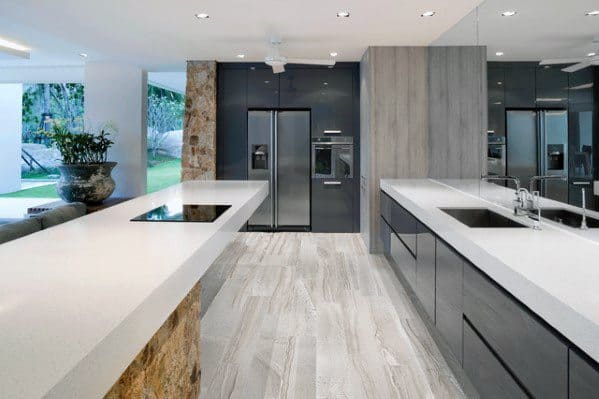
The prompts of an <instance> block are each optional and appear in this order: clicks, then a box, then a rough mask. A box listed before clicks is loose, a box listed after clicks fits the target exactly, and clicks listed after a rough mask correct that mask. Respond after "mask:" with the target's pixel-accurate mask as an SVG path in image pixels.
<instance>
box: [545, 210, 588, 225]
mask: <svg viewBox="0 0 599 399" xmlns="http://www.w3.org/2000/svg"><path fill="white" fill-rule="evenodd" d="M541 218H544V219H549V220H553V221H554V222H557V223H561V224H563V225H566V226H570V227H575V228H579V227H580V223H581V222H582V214H580V213H576V212H572V211H569V210H567V209H561V208H558V209H556V208H541ZM587 226H588V227H589V228H599V220H598V219H595V218H591V217H588V216H587Z"/></svg>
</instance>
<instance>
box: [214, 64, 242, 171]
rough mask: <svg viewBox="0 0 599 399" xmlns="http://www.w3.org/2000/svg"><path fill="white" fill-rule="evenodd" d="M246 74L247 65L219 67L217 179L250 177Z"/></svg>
mask: <svg viewBox="0 0 599 399" xmlns="http://www.w3.org/2000/svg"><path fill="white" fill-rule="evenodd" d="M247 74H248V71H247V69H245V68H225V67H220V68H219V71H218V115H217V124H216V177H217V178H218V179H222V180H246V179H247V178H248V169H247V165H248V161H247V159H248V158H247V156H248V155H247V153H248V151H247V139H248V137H247V120H248V119H247V103H246V94H247ZM233 143H234V144H233Z"/></svg>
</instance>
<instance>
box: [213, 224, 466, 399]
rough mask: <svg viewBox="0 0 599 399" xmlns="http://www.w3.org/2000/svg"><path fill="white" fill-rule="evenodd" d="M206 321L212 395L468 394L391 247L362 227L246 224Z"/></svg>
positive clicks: (223, 260)
mask: <svg viewBox="0 0 599 399" xmlns="http://www.w3.org/2000/svg"><path fill="white" fill-rule="evenodd" d="M214 267H217V268H218V269H217V270H219V271H220V272H219V273H220V276H221V277H223V278H224V279H225V283H224V285H223V287H222V289H221V291H220V292H219V293H218V295H217V296H216V297H215V299H214V301H213V303H212V305H211V306H210V307H209V308H208V310H207V312H206V314H205V316H204V318H203V319H202V355H201V359H202V360H201V364H202V393H201V397H202V398H210V399H212V398H244V399H247V398H460V397H463V396H464V394H463V392H462V391H461V389H460V388H459V385H458V384H457V382H456V379H455V377H454V376H453V374H452V372H451V371H450V370H449V368H448V366H447V365H446V363H445V361H444V360H443V358H442V357H441V355H440V354H439V352H438V349H437V347H436V346H435V344H434V342H433V341H432V339H431V337H430V336H429V334H428V332H427V331H426V329H425V327H424V325H423V322H422V321H421V319H420V318H419V316H418V315H417V313H416V311H415V310H414V308H413V307H412V305H411V303H410V302H409V299H408V298H407V296H406V294H405V291H404V290H403V288H402V287H401V285H400V283H399V281H398V280H397V278H396V277H395V276H394V275H393V272H392V271H391V269H390V267H389V265H388V264H387V262H386V260H385V259H384V257H382V256H374V255H369V254H368V253H367V252H366V249H365V247H364V244H363V242H362V240H361V239H360V237H359V235H357V234H309V233H279V234H266V233H243V234H240V235H239V237H238V239H237V240H236V241H235V242H234V243H233V244H232V245H231V246H230V247H229V248H228V249H227V250H226V251H225V253H223V255H222V256H221V257H220V258H219V259H218V260H217V262H216V263H215V265H214Z"/></svg>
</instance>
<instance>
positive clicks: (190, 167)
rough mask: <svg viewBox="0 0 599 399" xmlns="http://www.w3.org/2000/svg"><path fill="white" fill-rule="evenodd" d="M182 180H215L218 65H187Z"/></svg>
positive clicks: (206, 63)
mask: <svg viewBox="0 0 599 399" xmlns="http://www.w3.org/2000/svg"><path fill="white" fill-rule="evenodd" d="M181 155H182V157H181V158H182V159H181V164H182V165H181V166H182V170H181V180H182V181H185V180H214V179H215V178H216V61H188V62H187V86H186V89H185V116H184V118H183V148H182V154H181Z"/></svg>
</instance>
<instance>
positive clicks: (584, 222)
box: [580, 187, 589, 230]
mask: <svg viewBox="0 0 599 399" xmlns="http://www.w3.org/2000/svg"><path fill="white" fill-rule="evenodd" d="M580 191H581V192H582V221H581V222H580V229H581V230H588V229H589V226H587V197H586V190H585V188H584V187H583V188H581V189H580Z"/></svg>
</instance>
